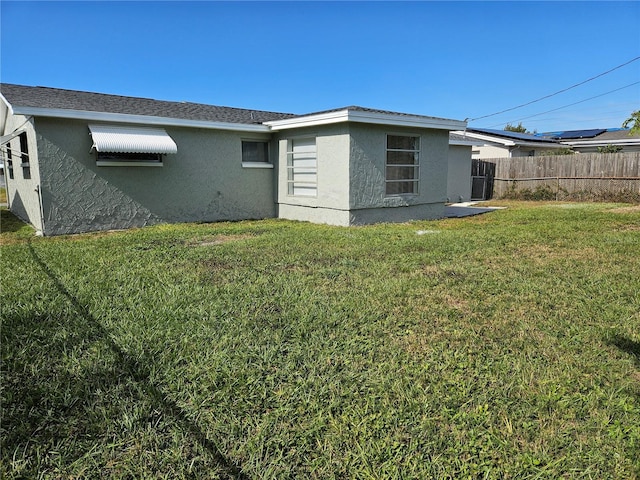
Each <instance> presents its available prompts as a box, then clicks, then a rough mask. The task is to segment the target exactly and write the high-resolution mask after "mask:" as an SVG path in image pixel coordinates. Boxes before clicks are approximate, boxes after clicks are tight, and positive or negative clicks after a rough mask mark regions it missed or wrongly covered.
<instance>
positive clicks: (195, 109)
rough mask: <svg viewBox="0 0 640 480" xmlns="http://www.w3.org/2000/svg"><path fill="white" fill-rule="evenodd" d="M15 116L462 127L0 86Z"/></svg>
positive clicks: (247, 126)
mask: <svg viewBox="0 0 640 480" xmlns="http://www.w3.org/2000/svg"><path fill="white" fill-rule="evenodd" d="M0 93H1V94H2V97H4V99H5V101H6V103H7V104H8V105H9V106H10V108H11V109H12V110H13V112H14V113H17V114H23V115H36V116H37V115H41V116H49V117H59V118H77V119H85V120H94V121H118V122H127V123H138V124H152V125H153V124H155V125H176V126H195V127H202V128H226V129H232V130H250V131H269V130H280V129H286V128H297V127H302V126H312V125H323V124H327V123H336V122H342V121H354V122H362V123H375V124H385V125H397V126H414V127H421V128H440V129H446V130H455V129H459V128H464V127H465V126H466V123H465V122H461V121H458V120H449V119H444V118H438V117H429V116H426V115H414V114H409V113H400V112H391V111H387V110H377V109H373V108H366V107H360V106H349V107H343V108H337V109H333V110H325V111H322V112H314V113H307V114H302V115H299V114H293V113H279V112H267V111H263V110H250V109H244V108H234V107H221V106H215V105H206V104H202V103H191V102H170V101H165V100H154V99H150V98H138V97H126V96H121V95H110V94H104V93H92V92H82V91H77V90H65V89H59V88H50V87H31V86H24V85H15V84H9V83H2V84H0Z"/></svg>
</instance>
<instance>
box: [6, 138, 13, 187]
mask: <svg viewBox="0 0 640 480" xmlns="http://www.w3.org/2000/svg"><path fill="white" fill-rule="evenodd" d="M7 170H8V171H9V172H8V173H9V178H10V179H11V180H13V154H12V153H11V142H9V143H7Z"/></svg>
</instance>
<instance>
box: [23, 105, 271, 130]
mask: <svg viewBox="0 0 640 480" xmlns="http://www.w3.org/2000/svg"><path fill="white" fill-rule="evenodd" d="M14 112H15V113H16V114H19V115H33V116H34V117H52V118H68V119H73V120H88V121H97V122H115V123H130V124H138V125H163V126H170V127H193V128H208V129H212V130H232V131H236V132H269V131H271V129H270V128H269V127H266V126H265V125H262V124H260V125H250V124H247V123H227V122H210V121H206V120H185V119H182V118H168V117H155V116H146V115H129V114H124V113H107V112H91V111H84V110H65V109H56V108H37V107H16V108H15V109H14Z"/></svg>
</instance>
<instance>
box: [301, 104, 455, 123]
mask: <svg viewBox="0 0 640 480" xmlns="http://www.w3.org/2000/svg"><path fill="white" fill-rule="evenodd" d="M345 110H348V111H352V112H368V113H380V114H383V115H398V116H402V117H417V118H428V119H430V120H448V119H447V118H441V117H430V116H428V115H418V114H415V113H403V112H393V111H391V110H379V109H376V108H367V107H361V106H359V105H350V106H348V107H342V108H332V109H330V110H322V111H320V112H311V113H305V114H301V115H296V116H295V118H302V117H309V116H312V115H322V114H324V113H332V112H342V111H345Z"/></svg>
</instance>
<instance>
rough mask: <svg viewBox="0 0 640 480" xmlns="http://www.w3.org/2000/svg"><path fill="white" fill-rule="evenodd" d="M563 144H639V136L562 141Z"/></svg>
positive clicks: (576, 145) (573, 145) (595, 145)
mask: <svg viewBox="0 0 640 480" xmlns="http://www.w3.org/2000/svg"><path fill="white" fill-rule="evenodd" d="M562 144H563V145H569V146H571V147H587V146H589V147H606V146H607V145H640V138H630V139H628V140H627V139H619V140H609V141H608V142H607V141H603V140H578V141H575V142H562Z"/></svg>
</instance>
